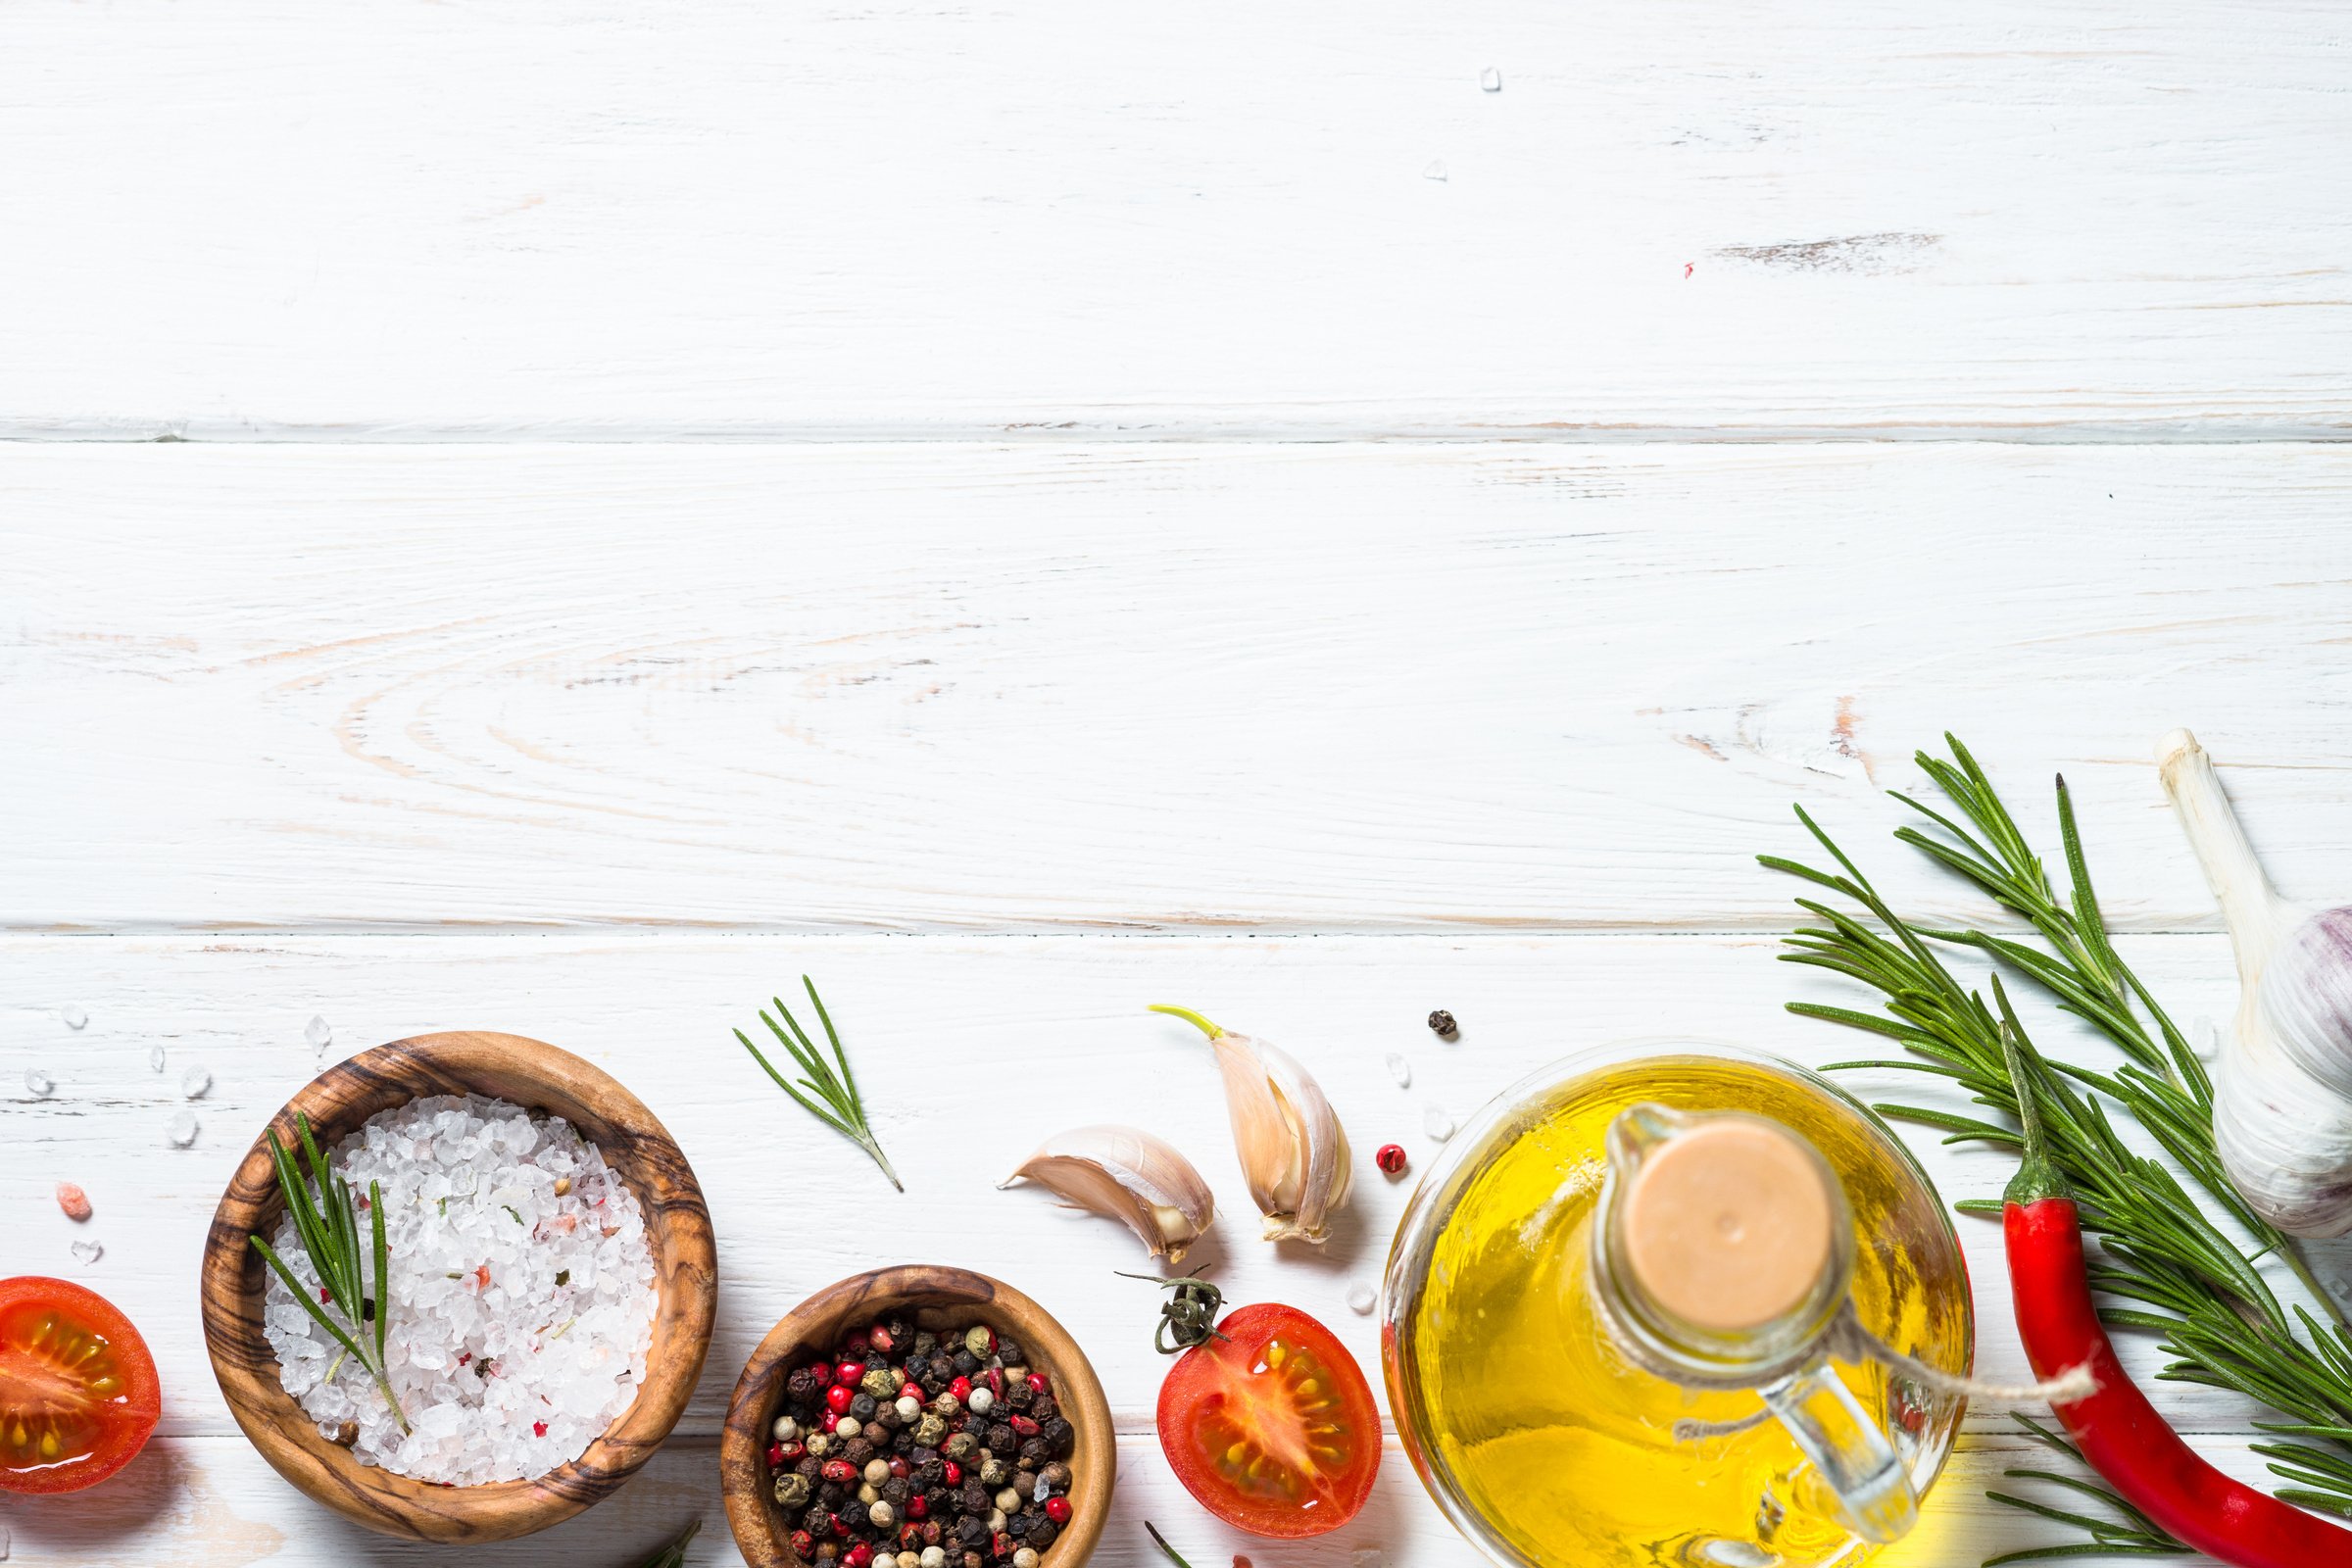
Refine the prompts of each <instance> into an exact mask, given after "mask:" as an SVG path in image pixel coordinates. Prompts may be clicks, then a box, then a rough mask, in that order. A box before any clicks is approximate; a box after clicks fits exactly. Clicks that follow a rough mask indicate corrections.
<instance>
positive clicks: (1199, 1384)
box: [1159, 1302, 1381, 1539]
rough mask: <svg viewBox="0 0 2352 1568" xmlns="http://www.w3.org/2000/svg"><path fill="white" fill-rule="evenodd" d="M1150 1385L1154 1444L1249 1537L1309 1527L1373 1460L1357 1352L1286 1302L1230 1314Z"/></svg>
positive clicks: (1374, 1469) (1375, 1452)
mask: <svg viewBox="0 0 2352 1568" xmlns="http://www.w3.org/2000/svg"><path fill="white" fill-rule="evenodd" d="M1217 1331H1218V1332H1219V1333H1220V1334H1222V1335H1224V1336H1226V1337H1225V1338H1224V1339H1220V1340H1211V1341H1209V1342H1208V1343H1207V1344H1206V1345H1202V1346H1198V1347H1196V1348H1193V1349H1190V1350H1187V1351H1186V1352H1185V1353H1184V1357H1183V1359H1182V1360H1180V1361H1178V1362H1177V1363H1176V1366H1175V1369H1174V1370H1173V1371H1171V1372H1170V1373H1169V1374H1168V1376H1167V1380H1166V1381H1165V1382H1163V1383H1162V1384H1161V1385H1160V1386H1159V1446H1160V1449H1161V1451H1162V1452H1164V1453H1165V1454H1166V1455H1167V1456H1168V1463H1169V1465H1170V1466H1172V1467H1173V1468H1174V1469H1175V1471H1176V1478H1177V1479H1178V1480H1179V1481H1182V1482H1183V1483H1184V1489H1185V1490H1186V1491H1187V1492H1189V1493H1191V1494H1192V1495H1193V1497H1194V1500H1196V1501H1197V1502H1199V1503H1200V1504H1201V1506H1202V1507H1203V1508H1206V1509H1207V1510H1208V1511H1209V1512H1210V1513H1213V1514H1215V1515H1216V1516H1217V1517H1218V1518H1220V1519H1222V1520H1224V1521H1225V1522H1226V1523H1227V1524H1230V1525H1233V1526H1235V1527H1236V1528H1238V1529H1242V1530H1247V1531H1249V1532H1250V1534H1251V1535H1256V1536H1269V1537H1274V1538H1278V1539H1297V1538H1299V1537H1302V1536H1319V1535H1321V1534H1323V1533H1324V1532H1325V1531H1327V1530H1336V1529H1338V1528H1339V1527H1340V1526H1341V1525H1344V1524H1346V1523H1347V1522H1348V1520H1350V1519H1352V1518H1354V1517H1355V1515H1356V1512H1357V1510H1359V1509H1361V1508H1362V1507H1363V1505H1364V1499H1365V1498H1366V1497H1368V1496H1370V1495H1372V1478H1373V1477H1374V1476H1375V1475H1376V1474H1378V1473H1379V1470H1380V1441H1381V1438H1380V1409H1379V1406H1377V1405H1375V1404H1374V1403H1373V1402H1372V1390H1371V1387H1370V1385H1368V1384H1367V1383H1365V1381H1364V1374H1363V1373H1362V1372H1361V1371H1360V1370H1359V1369H1358V1368H1357V1367H1356V1364H1355V1358H1354V1357H1353V1356H1351V1355H1349V1354H1348V1348H1347V1347H1346V1346H1344V1345H1342V1344H1341V1343H1340V1342H1339V1339H1338V1337H1337V1336H1335V1335H1334V1334H1333V1333H1332V1332H1331V1331H1330V1330H1329V1329H1327V1328H1325V1327H1324V1326H1323V1325H1322V1324H1320V1323H1318V1322H1316V1321H1315V1320H1314V1319H1313V1318H1311V1317H1308V1316H1307V1315H1306V1314H1305V1313H1304V1312H1301V1311H1299V1309H1298V1308H1296V1307H1289V1306H1279V1305H1276V1304H1274V1303H1272V1302H1262V1303H1260V1304H1258V1305H1255V1306H1245V1307H1243V1308H1241V1309H1240V1310H1239V1311H1236V1312H1233V1313H1230V1314H1228V1315H1227V1316H1226V1318H1225V1320H1224V1321H1223V1322H1222V1323H1219V1324H1218V1325H1217Z"/></svg>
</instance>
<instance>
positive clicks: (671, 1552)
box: [645, 1519, 703, 1568]
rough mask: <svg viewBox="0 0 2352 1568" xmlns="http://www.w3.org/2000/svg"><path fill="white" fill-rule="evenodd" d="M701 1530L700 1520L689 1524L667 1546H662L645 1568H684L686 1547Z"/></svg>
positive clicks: (701, 1523)
mask: <svg viewBox="0 0 2352 1568" xmlns="http://www.w3.org/2000/svg"><path fill="white" fill-rule="evenodd" d="M702 1528H703V1522H702V1521H701V1520H700V1519H697V1520H694V1521H692V1522H691V1523H689V1524H688V1525H687V1526H686V1528H685V1530H684V1531H682V1532H680V1533H679V1534H678V1535H676V1536H674V1537H672V1538H671V1540H670V1543H669V1544H668V1545H666V1546H663V1547H662V1549H661V1550H660V1551H658V1552H656V1553H655V1554H654V1555H653V1557H652V1559H651V1560H649V1561H648V1562H647V1563H646V1565H645V1568H684V1564H685V1562H686V1547H687V1546H688V1545H689V1544H691V1543H692V1542H693V1541H694V1538H695V1536H696V1535H697V1534H698V1533H699V1532H700V1531H701V1530H702Z"/></svg>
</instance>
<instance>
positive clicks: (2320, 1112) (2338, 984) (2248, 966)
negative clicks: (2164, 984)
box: [2156, 729, 2352, 1238]
mask: <svg viewBox="0 0 2352 1568" xmlns="http://www.w3.org/2000/svg"><path fill="white" fill-rule="evenodd" d="M2156 760H2157V769H2158V774H2159V776H2160V777H2161V779H2162V780H2163V783H2164V789H2165V794H2166V795H2167V796H2169V797H2170V798H2171V800H2172V803H2173V809H2174V811H2175V812H2176V813H2177V814H2178V815H2179V817H2180V827H2181V831H2182V832H2183V833H2185V834H2186V835H2187V838H2188V842H2189V847H2190V848H2191V849H2193V850H2194V851H2195V852H2196V855H2197V861H2198V863H2199V864H2200V865H2201V866H2202V867H2203V868H2204V871H2205V880H2206V882H2207V883H2208V884H2209V885H2210V886H2211V887H2212V889H2213V893H2214V897H2215V899H2216V900H2218V901H2219V902H2220V904H2221V907H2222V919H2223V921H2224V923H2225V924H2227V925H2228V926H2229V942H2230V946H2231V948H2232V949H2233V950H2234V951H2235V952H2236V955H2237V975H2238V986H2239V992H2238V1005H2237V1018H2236V1024H2235V1027H2234V1028H2233V1029H2232V1030H2231V1032H2230V1035H2231V1037H2230V1038H2229V1039H2228V1040H2226V1041H2225V1042H2224V1043H2223V1048H2222V1053H2221V1058H2220V1064H2219V1070H2218V1072H2217V1073H2216V1074H2215V1078H2216V1082H2215V1086H2214V1103H2213V1134H2214V1146H2215V1150H2216V1152H2218V1153H2219V1154H2220V1155H2221V1160H2222V1168H2223V1169H2224V1171H2226V1172H2227V1173H2228V1175H2229V1183H2230V1185H2231V1186H2232V1187H2235V1188H2236V1189H2237V1191H2238V1193H2239V1194H2240V1195H2241V1196H2242V1197H2243V1198H2244V1199H2245V1200H2246V1203H2247V1206H2248V1207H2250V1208H2252V1209H2253V1210H2254V1212H2256V1213H2257V1214H2259V1215H2261V1216H2262V1217H2263V1218H2264V1219H2265V1220H2267V1221H2269V1222H2270V1223H2271V1224H2273V1225H2275V1226H2277V1227H2278V1229H2279V1230H2282V1231H2284V1232H2285V1233H2286V1234H2288V1235H2289V1236H2303V1237H2314V1238H2326V1237H2335V1236H2342V1235H2345V1234H2347V1233H2352V909H2344V908H2335V909H2323V910H2319V911H2316V912H2315V911H2312V910H2309V909H2305V908H2302V907H2298V906H2296V905H2293V904H2290V903H2288V902H2286V901H2285V900H2283V899H2281V898H2280V897H2279V896H2278V892H2277V890H2276V889H2274V888H2273V887H2272V885H2271V879H2270V877H2269V876H2268V875H2267V874H2266V873H2265V872H2264V870H2263V868H2262V862H2261V861H2260V860H2259V859H2257V858H2255V855H2254V850H2253V847H2252V845H2250V844H2249V843H2248V842H2247V841H2246V835H2245V830H2244V829H2243V828H2242V827H2240V826H2239V825H2238V820H2237V813H2236V812H2235V810H2233V809H2231V807H2230V805H2229V797H2228V796H2227V795H2225V794H2224V793H2223V792H2222V783H2221V778H2220V775H2219V774H2217V773H2216V772H2215V771H2214V766H2213V759H2212V758H2211V757H2209V756H2208V755H2206V752H2205V749H2204V748H2203V747H2202V746H2199V745H2198V744H2197V738H2196V737H2195V736H2194V735H2191V734H2190V733H2189V732H2188V731H2186V730H2184V729H2183V730H2175V731H2173V732H2172V733H2171V734H2169V735H2167V736H2166V737H2165V738H2164V739H2163V740H2162V741H2161V742H2159V743H2158V745H2157V752H2156Z"/></svg>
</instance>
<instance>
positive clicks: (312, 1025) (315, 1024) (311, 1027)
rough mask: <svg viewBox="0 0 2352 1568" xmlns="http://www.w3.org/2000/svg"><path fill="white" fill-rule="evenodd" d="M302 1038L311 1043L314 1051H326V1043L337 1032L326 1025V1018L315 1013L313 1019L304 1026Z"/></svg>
mask: <svg viewBox="0 0 2352 1568" xmlns="http://www.w3.org/2000/svg"><path fill="white" fill-rule="evenodd" d="M302 1038H303V1039H305V1040H308V1041H309V1042H310V1043H311V1049H312V1050H313V1051H324V1050H325V1049H326V1043H327V1042H328V1041H330V1040H332V1039H334V1038H335V1032H334V1031H333V1030H332V1029H329V1028H328V1027H327V1026H326V1020H325V1019H324V1018H321V1017H319V1015H318V1014H317V1013H313V1014H312V1015H311V1021H310V1022H309V1024H307V1025H305V1026H304V1028H303V1031H302Z"/></svg>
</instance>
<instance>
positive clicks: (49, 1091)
mask: <svg viewBox="0 0 2352 1568" xmlns="http://www.w3.org/2000/svg"><path fill="white" fill-rule="evenodd" d="M25 1091H26V1092H27V1093H28V1094H30V1095H31V1096H32V1098H33V1099H35V1100H47V1099H48V1098H49V1097H50V1096H51V1095H53V1094H55V1093H57V1080H56V1079H54V1078H52V1077H50V1076H49V1075H48V1074H47V1073H45V1072H43V1071H41V1069H40V1068H38V1067H27V1068H25Z"/></svg>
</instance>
